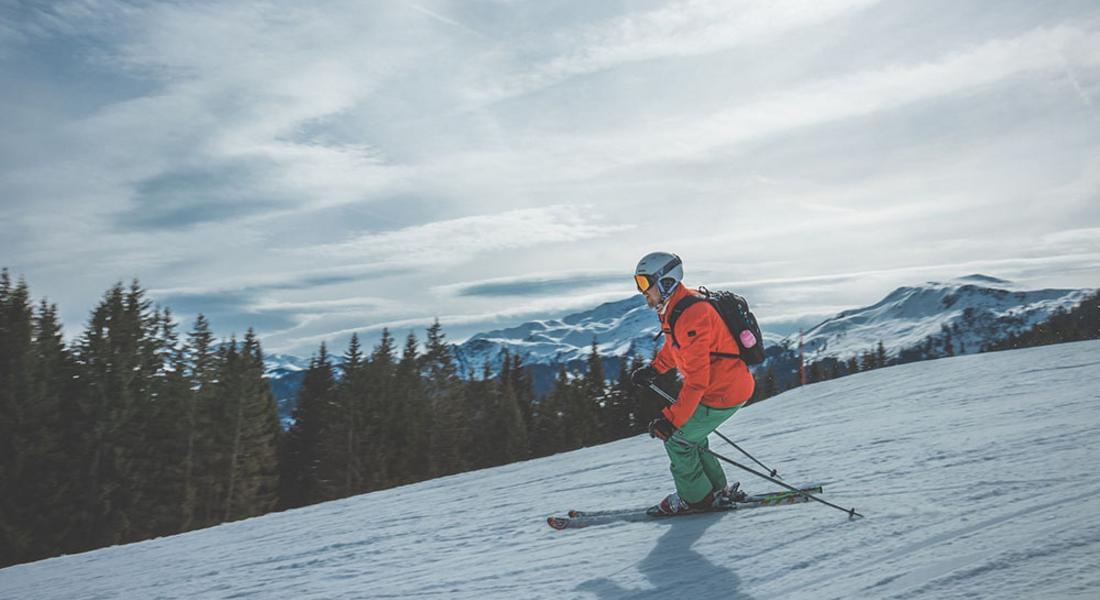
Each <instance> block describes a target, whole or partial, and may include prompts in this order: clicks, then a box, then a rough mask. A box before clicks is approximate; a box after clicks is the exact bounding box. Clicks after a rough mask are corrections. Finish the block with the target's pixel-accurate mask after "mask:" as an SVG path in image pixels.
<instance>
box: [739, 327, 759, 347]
mask: <svg viewBox="0 0 1100 600" xmlns="http://www.w3.org/2000/svg"><path fill="white" fill-rule="evenodd" d="M738 337H740V338H741V347H742V348H752V347H753V346H755V345H756V336H755V335H753V334H752V332H751V331H749V330H748V329H746V330H744V331H742V332H741V334H740V335H739V336H738Z"/></svg>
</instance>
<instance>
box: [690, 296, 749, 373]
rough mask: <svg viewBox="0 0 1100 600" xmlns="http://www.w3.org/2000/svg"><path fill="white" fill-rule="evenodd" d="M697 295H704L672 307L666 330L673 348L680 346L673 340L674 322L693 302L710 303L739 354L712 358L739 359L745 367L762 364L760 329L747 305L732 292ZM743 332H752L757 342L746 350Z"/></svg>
mask: <svg viewBox="0 0 1100 600" xmlns="http://www.w3.org/2000/svg"><path fill="white" fill-rule="evenodd" d="M699 291H700V292H702V293H703V297H699V296H694V295H692V296H687V297H685V298H684V299H683V300H680V302H678V303H677V304H676V306H674V307H672V312H671V313H670V314H669V315H668V328H669V330H671V335H672V343H673V345H675V346H676V347H677V348H679V347H680V343H679V342H678V341H677V340H676V320H677V319H679V318H680V315H681V314H683V312H684V311H685V310H687V309H688V307H690V306H692V305H694V304H695V303H696V302H704V301H705V302H710V305H711V306H713V307H714V309H715V310H717V311H718V315H719V316H720V317H722V321H724V322H725V323H726V327H727V328H729V330H730V335H732V336H733V341H735V342H737V347H738V349H740V351H741V352H740V353H739V354H726V353H724V352H713V353H712V354H713V355H714V356H722V357H725V358H740V359H741V360H743V361H745V364H749V365H758V364H760V363H762V362H764V336H763V335H761V333H760V325H759V324H757V322H756V316H755V315H753V314H752V311H751V310H749V303H748V301H746V300H745V299H744V298H742V297H741V296H738V295H737V294H734V293H733V292H726V291H723V290H718V291H716V292H712V291H710V290H708V289H707V288H705V287H702V286H700V287H699ZM745 331H749V332H752V337H753V338H756V342H755V343H753V344H752V345H751V346H750V347H748V348H746V347H745V340H744V339H742V335H743V332H745ZM748 337H749V336H748V335H745V338H748ZM749 341H751V339H750V340H749Z"/></svg>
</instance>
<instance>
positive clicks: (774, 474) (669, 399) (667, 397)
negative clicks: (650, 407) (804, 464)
mask: <svg viewBox="0 0 1100 600" xmlns="http://www.w3.org/2000/svg"><path fill="white" fill-rule="evenodd" d="M649 388H650V389H651V390H653V391H655V392H657V393H658V394H660V395H661V397H663V398H664V399H665V401H666V402H668V403H669V404H673V403H675V402H676V399H675V398H673V397H672V396H670V395H669V394H668V393H667V392H665V391H664V390H662V389H661V388H659V387H657V384H655V383H651V384H649ZM714 433H715V434H716V435H717V436H718V437H720V438H722V439H723V440H725V441H726V442H728V443H729V445H731V446H733V447H734V448H737V449H738V450H739V451H740V452H741V454H744V455H745V456H747V457H749V458H751V459H752V461H753V462H754V463H756V464H758V465H760V468H762V469H764V470H765V471H768V473H769V474H770V475H771V476H772V477H778V478H779V479H783V478H782V477H780V476H779V472H778V471H776V470H775V469H769V468H768V466H767V465H765V464H764V463H762V462H760V461H758V460H756V458H755V457H754V456H753V455H751V454H749V453H748V452H745V450H744V449H743V448H741V446H738V445H737V444H735V443H733V440H731V439H729V438H728V437H726V436H724V435H722V434H721V432H719V431H715V432H714Z"/></svg>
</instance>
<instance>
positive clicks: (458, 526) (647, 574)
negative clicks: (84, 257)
mask: <svg viewBox="0 0 1100 600" xmlns="http://www.w3.org/2000/svg"><path fill="white" fill-rule="evenodd" d="M1098 373H1100V342H1084V343H1075V344H1063V345H1058V346H1048V347H1045V348H1036V349H1028V350H1018V351H1012V352H1001V353H995V354H981V355H971V356H963V357H958V358H952V359H944V360H938V361H930V362H923V363H915V364H910V365H905V366H901V367H894V368H889V369H882V370H879V371H874V372H870V373H863V374H860V375H855V376H852V377H847V378H844V379H840V380H836V381H832V382H826V383H822V384H816V385H811V386H808V387H806V388H802V389H799V390H795V391H793V392H789V393H786V394H783V395H781V396H777V397H775V398H772V399H770V400H768V401H766V402H763V403H761V404H758V405H755V406H752V407H750V408H748V409H746V410H744V411H742V412H741V413H739V414H738V415H736V416H735V417H734V418H733V419H732V420H731V421H730V422H729V423H727V425H726V427H724V428H723V432H724V433H725V434H726V435H728V436H730V437H731V438H733V439H734V440H735V441H737V442H738V443H740V444H741V445H742V447H744V448H746V449H747V450H749V451H750V452H753V453H755V454H756V455H757V456H758V457H759V458H761V459H762V460H763V461H764V462H766V463H769V464H770V466H774V467H777V468H778V469H779V472H780V474H781V475H783V476H784V477H785V478H786V479H787V480H788V481H793V482H807V481H810V480H813V481H821V482H824V483H825V492H826V493H825V495H824V496H825V497H826V498H828V499H830V500H832V501H834V502H836V503H838V504H841V505H844V506H854V507H856V508H857V510H860V511H861V512H863V513H864V514H866V515H867V518H866V519H863V520H853V521H849V520H848V518H847V517H846V516H845V515H844V514H842V513H841V512H839V511H836V510H833V509H830V508H827V507H824V506H821V505H819V504H801V505H796V506H788V507H777V508H766V509H760V510H753V511H746V512H743V513H733V514H727V515H722V516H718V515H703V516H697V517H690V518H682V519H674V520H670V521H664V522H648V523H620V524H612V525H605V526H600V527H593V528H588V529H581V530H567V531H554V530H551V529H550V528H548V527H547V526H546V525H545V522H544V517H546V515H547V514H549V513H551V512H562V511H564V510H566V509H568V508H570V507H578V508H585V507H588V508H608V507H630V506H634V505H646V504H649V503H652V502H654V501H656V500H657V499H659V498H660V497H661V496H662V495H663V494H665V493H666V492H668V491H669V490H670V487H671V482H670V478H669V476H668V474H667V471H666V460H665V458H664V456H663V451H662V449H661V447H660V445H659V444H658V443H657V442H656V441H653V440H650V439H649V438H647V437H641V436H640V437H637V438H633V439H629V440H624V441H621V442H617V443H613V444H608V445H605V446H600V447H596V448H588V449H584V450H580V451H577V452H571V453H568V454H561V455H557V456H553V457H550V458H546V459H541V460H536V461H529V462H526V463H520V464H515V465H509V466H506V467H500V468H496V469H490V470H486V471H480V472H476V473H467V474H463V475H456V476H453V477H448V478H444V479H438V480H435V481H429V482H424V483H421V484H417V485H412V486H407V487H403V488H398V489H394V490H388V491H385V492H379V493H374V494H367V495H364V496H360V497H356V498H351V499H347V500H343V501H338V502H331V503H328V504H324V505H320V506H314V507H310V508H306V509H301V510H296V511H290V512H286V513H281V514H275V515H268V516H265V517H261V518H257V519H252V520H249V521H243V522H239V523H233V524H228V525H224V526H221V527H216V528H213V529H208V530H205V531H198V532H193V533H189V534H185V535H180V536H175V537H172V538H165V539H159V540H153V541H149V542H144V543H140V544H132V545H129V546H121V547H115V548H108V549H104V550H100V551H96V552H90V553H87V554H82V555H77V556H69V557H62V558H57V559H51V560H46V561H41V562H38V563H34V564H30V565H21V566H16V567H10V568H8V569H4V570H0V598H5V599H8V598H11V599H20V600H28V599H37V598H57V599H65V600H70V599H76V598H86V599H91V598H134V599H143V600H145V599H154V598H189V599H190V598H478V599H481V598H517V599H518V598H660V599H663V600H668V599H672V598H711V597H715V598H717V597H721V598H799V597H805V598H814V599H815V600H820V599H825V598H923V597H933V598H937V600H940V599H947V598H1039V597H1042V598H1098V597H1100V445H1098V444H1100V385H1098V383H1100V382H1098V377H1097V374H1098ZM712 443H713V447H714V448H715V449H716V450H718V451H720V452H722V451H725V452H727V453H728V454H729V455H730V456H731V457H733V456H736V455H737V452H736V451H735V450H733V449H732V448H728V447H725V446H724V444H725V443H724V442H721V441H720V440H717V439H715V441H714V442H712ZM772 463H774V464H772ZM735 470H736V469H734V468H733V467H730V468H729V469H728V472H729V473H730V474H731V476H734V477H738V478H740V479H741V480H742V481H743V482H744V487H746V488H748V489H749V490H750V491H752V490H756V491H762V490H765V489H770V488H771V487H773V486H772V485H771V484H768V483H767V482H759V481H756V480H753V478H752V476H751V475H748V474H744V476H738V475H735V474H734V471H735Z"/></svg>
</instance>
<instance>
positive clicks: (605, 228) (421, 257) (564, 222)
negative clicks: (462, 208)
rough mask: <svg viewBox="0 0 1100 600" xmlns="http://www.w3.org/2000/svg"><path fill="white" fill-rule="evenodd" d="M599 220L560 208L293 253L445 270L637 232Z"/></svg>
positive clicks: (587, 211) (584, 210)
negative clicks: (483, 258)
mask: <svg viewBox="0 0 1100 600" xmlns="http://www.w3.org/2000/svg"><path fill="white" fill-rule="evenodd" d="M599 220H602V217H600V215H598V214H593V212H592V210H591V207H584V206H571V205H555V206H548V207H545V208H531V209H521V210H512V211H507V212H501V213H496V214H483V215H477V216H471V217H462V218H458V219H451V220H446V221H437V222H433V223H427V224H424V225H417V226H413V227H406V228H403V229H399V230H396V231H388V232H382V233H370V234H366V235H363V236H359V237H357V238H355V239H352V240H350V241H347V242H340V243H335V244H324V245H320V246H314V247H311V248H306V249H302V250H295V251H292V252H293V253H295V254H309V255H320V256H325V257H328V258H332V259H355V260H359V261H365V262H367V263H369V264H371V265H375V266H383V265H384V266H389V267H399V266H405V267H414V266H443V265H456V264H461V263H463V262H466V261H469V260H472V259H473V258H474V257H476V256H477V255H479V254H482V253H486V252H502V251H507V250H515V249H519V248H529V247H532V246H543V245H549V244H558V243H565V242H578V241H582V240H590V239H594V238H600V237H604V236H607V235H609V234H612V233H617V232H621V231H626V230H628V229H631V228H632V227H633V226H632V225H611V224H601V223H598V222H597V221H599Z"/></svg>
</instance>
